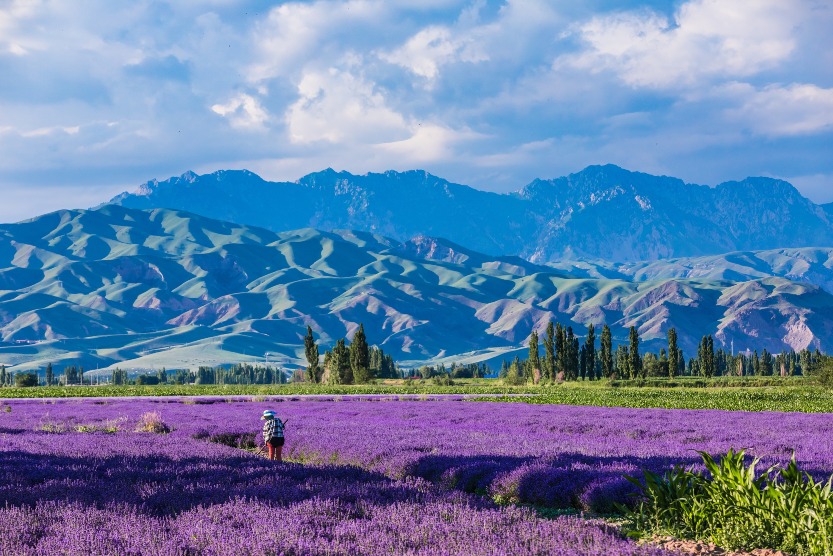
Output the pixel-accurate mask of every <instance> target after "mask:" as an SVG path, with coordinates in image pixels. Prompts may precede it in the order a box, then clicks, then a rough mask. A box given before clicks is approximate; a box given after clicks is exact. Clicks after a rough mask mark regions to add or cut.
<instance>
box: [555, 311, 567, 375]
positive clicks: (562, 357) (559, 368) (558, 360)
mask: <svg viewBox="0 0 833 556" xmlns="http://www.w3.org/2000/svg"><path fill="white" fill-rule="evenodd" d="M564 344H565V342H564V327H563V326H561V324H560V323H555V374H556V376H558V374H559V373H563V374H562V376H563V377H564V378H565V379H566V378H567V354H566V349H565V348H566V346H565V345H564Z"/></svg>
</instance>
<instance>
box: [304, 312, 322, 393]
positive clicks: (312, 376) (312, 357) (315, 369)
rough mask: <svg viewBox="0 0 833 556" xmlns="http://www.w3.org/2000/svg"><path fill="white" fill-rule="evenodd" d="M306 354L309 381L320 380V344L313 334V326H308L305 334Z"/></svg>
mask: <svg viewBox="0 0 833 556" xmlns="http://www.w3.org/2000/svg"><path fill="white" fill-rule="evenodd" d="M304 354H305V355H306V357H307V381H308V382H313V383H315V382H320V381H321V371H320V370H319V366H318V346H317V345H316V344H315V338H313V336H312V327H310V326H309V325H308V326H307V335H306V336H304Z"/></svg>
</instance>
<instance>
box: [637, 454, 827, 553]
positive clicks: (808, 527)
mask: <svg viewBox="0 0 833 556" xmlns="http://www.w3.org/2000/svg"><path fill="white" fill-rule="evenodd" d="M699 454H700V456H701V457H702V458H703V463H704V464H705V466H706V471H707V473H708V476H707V475H705V474H702V473H699V472H694V471H692V470H686V469H683V468H680V467H678V468H675V469H674V470H672V471H668V472H666V473H665V474H663V475H658V474H655V473H652V472H650V471H643V475H644V478H643V480H642V481H640V480H638V479H635V478H633V477H628V479H629V480H630V481H631V482H633V483H635V484H636V485H637V486H638V487H639V488H640V489H641V495H642V496H641V501H640V502H639V504H637V506H636V508H635V509H634V510H633V511H626V516H627V518H628V520H629V522H630V523H629V527H630V529H631V531H632V534H633V535H634V536H643V535H653V534H660V535H673V536H675V537H681V538H690V539H697V540H708V541H711V542H713V543H715V544H717V545H719V546H722V547H724V548H729V549H742V550H752V549H755V548H771V549H779V550H784V551H787V552H790V553H793V554H799V555H817V554H818V555H829V554H831V553H832V552H831V551H833V496H831V481H833V477H831V478H830V479H828V481H827V482H826V483H817V482H815V481H814V480H813V478H812V477H810V475H808V474H806V473H805V474H802V473H801V472H800V471H799V470H798V467H797V466H796V463H795V457H793V459H792V461H791V462H790V464H789V465H788V466H787V467H786V468H784V469H779V468H778V467H771V468H769V469H767V470H766V471H764V472H763V473H761V474H756V472H755V466H756V465H757V463H758V460H757V459H754V460H753V461H752V462H751V463H750V464H749V465H746V464H745V461H744V456H745V453H744V451H743V450H741V451H739V452H734V451H732V450H729V452H728V453H727V454H726V455H725V456H723V457H722V458H721V459H720V461H719V462H717V461H715V459H714V458H712V457H711V456H710V455H709V454H707V453H705V452H699Z"/></svg>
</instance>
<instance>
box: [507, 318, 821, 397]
mask: <svg viewBox="0 0 833 556" xmlns="http://www.w3.org/2000/svg"><path fill="white" fill-rule="evenodd" d="M639 343H640V338H639V332H638V331H637V329H636V327H634V326H631V327H630V328H629V330H628V342H627V343H620V344H619V345H618V346H617V347H616V350H615V351H614V350H613V338H612V335H611V331H610V327H609V326H608V325H606V324H605V325H603V326H602V332H601V338H600V346H599V348H600V349H599V351H598V352H597V351H596V329H595V326H594V325H593V324H590V325H589V326H588V327H587V334H586V335H585V336H584V341H583V342H582V341H581V340H580V338H579V337H578V336H577V335H576V334H575V333H574V331H573V328H572V327H571V326H562V325H561V324H560V323H557V322H556V323H553V322H550V323H549V324H548V325H547V328H546V331H545V335H544V338H543V355H541V351H540V348H541V346H540V339H539V335H538V332H537V331H535V330H533V331H532V332H531V334H530V337H529V354H528V358H527V359H526V360H521V359H520V357H518V356H516V357H515V359H514V360H513V361H511V362H509V361H505V360H504V361H503V365H502V367H501V370H500V373H499V375H498V376H500V377H501V378H504V379H505V380H506V381H507V382H510V383H523V382H527V381H532V382H534V383H536V384H537V383H539V382H541V381H544V382H560V381H565V380H598V379H601V378H608V379H612V378H620V379H637V378H648V377H669V378H673V377H676V376H700V377H705V378H711V377H714V376H794V375H806V374H808V373H809V372H810V371H811V370H812V369H813V368H814V367H815V366H817V365H818V364H819V363H820V362H821V361H822V360H823V357H824V356H823V355H822V354H821V352H819V350H818V349H816V350H815V351H810V350H809V349H804V350H801V351H800V352H798V353H796V352H795V351H792V350H790V351H784V352H782V353H780V354H777V355H774V354H772V353H769V352H767V350H763V351H762V352H761V354H760V355H759V354H758V351H757V350H756V351H754V352H747V353H738V354H733V353H731V352H729V351H726V350H725V349H723V348H722V347H721V348H718V349H715V348H714V338H713V337H712V336H711V335H706V336H703V337H702V339H701V340H700V343H699V345H698V349H697V356H696V357H691V358H689V359H688V360H687V361H686V358H685V355H684V354H683V350H682V349H680V347H679V346H678V345H677V330H676V329H675V328H670V329H669V330H668V333H667V347H662V348H660V350H659V352H658V353H652V352H648V353H645V354H644V355H643V354H640V351H639Z"/></svg>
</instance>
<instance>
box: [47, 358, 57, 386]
mask: <svg viewBox="0 0 833 556" xmlns="http://www.w3.org/2000/svg"><path fill="white" fill-rule="evenodd" d="M54 379H55V374H54V372H53V371H52V363H47V364H46V385H47V386H52V381H53V380H54Z"/></svg>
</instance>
